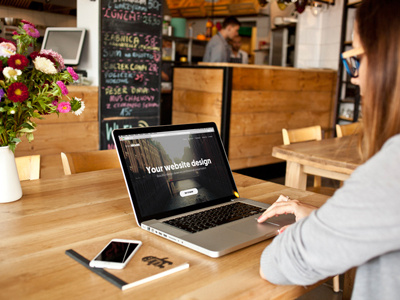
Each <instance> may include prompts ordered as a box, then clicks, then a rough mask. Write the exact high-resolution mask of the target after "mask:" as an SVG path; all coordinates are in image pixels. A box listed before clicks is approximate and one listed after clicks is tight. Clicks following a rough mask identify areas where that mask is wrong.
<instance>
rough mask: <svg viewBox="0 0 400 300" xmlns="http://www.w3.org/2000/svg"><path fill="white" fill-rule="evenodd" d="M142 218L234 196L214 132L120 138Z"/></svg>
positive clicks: (182, 132)
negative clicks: (138, 200)
mask: <svg viewBox="0 0 400 300" xmlns="http://www.w3.org/2000/svg"><path fill="white" fill-rule="evenodd" d="M120 143H121V147H122V149H123V152H124V155H125V160H126V163H127V166H129V175H130V180H131V184H132V186H133V190H134V191H135V197H136V198H137V199H141V200H140V202H139V205H140V210H141V214H142V216H143V217H145V216H148V215H150V214H154V213H158V212H165V211H171V210H175V209H178V208H182V207H188V206H192V205H196V204H200V203H203V202H207V201H210V200H214V199H219V198H222V197H227V196H230V195H232V194H233V186H232V183H231V181H230V177H229V176H230V174H228V173H227V169H226V167H225V165H224V163H225V162H224V159H223V155H221V153H220V148H219V145H218V140H217V138H216V134H215V132H214V129H213V128H204V129H195V130H190V131H189V130H182V131H179V132H173V133H169V132H160V133H151V134H137V135H128V136H124V137H121V138H120Z"/></svg>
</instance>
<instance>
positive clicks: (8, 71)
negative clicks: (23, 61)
mask: <svg viewBox="0 0 400 300" xmlns="http://www.w3.org/2000/svg"><path fill="white" fill-rule="evenodd" d="M21 74H22V71H21V70H18V69H13V68H11V67H5V68H4V69H3V75H4V76H5V77H6V78H8V79H10V78H12V79H14V80H17V77H18V76H19V75H21Z"/></svg>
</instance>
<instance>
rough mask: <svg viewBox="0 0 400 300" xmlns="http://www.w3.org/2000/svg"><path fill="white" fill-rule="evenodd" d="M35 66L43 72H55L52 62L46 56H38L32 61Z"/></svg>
mask: <svg viewBox="0 0 400 300" xmlns="http://www.w3.org/2000/svg"><path fill="white" fill-rule="evenodd" d="M33 64H34V65H35V68H36V69H37V70H39V71H41V72H43V73H45V74H57V73H58V72H57V69H56V68H55V66H54V64H53V63H52V62H51V61H50V60H49V59H47V58H45V57H41V56H38V57H36V58H35V60H34V61H33Z"/></svg>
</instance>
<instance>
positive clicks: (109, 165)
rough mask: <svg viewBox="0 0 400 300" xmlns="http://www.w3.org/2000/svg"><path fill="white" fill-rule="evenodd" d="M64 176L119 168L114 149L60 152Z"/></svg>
mask: <svg viewBox="0 0 400 300" xmlns="http://www.w3.org/2000/svg"><path fill="white" fill-rule="evenodd" d="M61 160H62V164H63V169H64V174H65V175H71V174H75V173H82V172H90V171H97V170H104V169H116V168H120V164H119V159H118V154H117V151H116V150H115V149H111V150H98V151H87V152H70V153H64V152H61Z"/></svg>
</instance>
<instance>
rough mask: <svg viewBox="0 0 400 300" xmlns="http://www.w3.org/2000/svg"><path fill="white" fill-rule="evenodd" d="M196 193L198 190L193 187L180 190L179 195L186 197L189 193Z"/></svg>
mask: <svg viewBox="0 0 400 300" xmlns="http://www.w3.org/2000/svg"><path fill="white" fill-rule="evenodd" d="M198 193H199V191H198V190H197V189H196V188H194V189H189V190H183V191H180V192H179V195H180V196H181V197H187V196H191V195H196V194H198Z"/></svg>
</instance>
